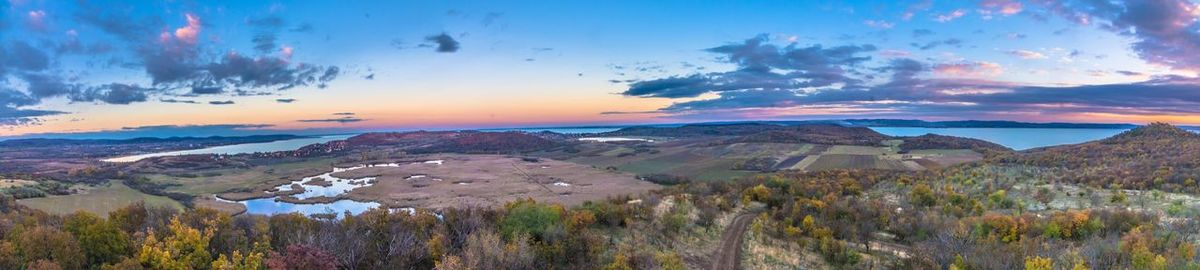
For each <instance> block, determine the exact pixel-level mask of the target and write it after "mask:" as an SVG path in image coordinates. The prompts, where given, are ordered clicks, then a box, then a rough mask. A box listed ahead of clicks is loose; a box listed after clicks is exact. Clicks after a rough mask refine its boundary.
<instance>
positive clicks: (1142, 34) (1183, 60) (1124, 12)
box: [1038, 0, 1200, 71]
mask: <svg viewBox="0 0 1200 270" xmlns="http://www.w3.org/2000/svg"><path fill="white" fill-rule="evenodd" d="M1038 3H1039V4H1041V5H1043V6H1044V7H1046V9H1048V10H1050V12H1051V13H1053V14H1056V15H1058V16H1061V17H1062V18H1064V19H1067V20H1069V21H1073V22H1076V23H1079V24H1083V25H1097V26H1098V27H1099V28H1101V29H1105V30H1108V31H1112V32H1115V33H1118V34H1120V35H1124V36H1128V37H1132V38H1133V39H1134V40H1135V41H1134V42H1133V44H1132V46H1131V47H1132V49H1133V50H1134V52H1135V53H1136V54H1137V55H1138V57H1140V58H1142V59H1143V60H1146V61H1147V62H1150V63H1153V64H1160V65H1165V66H1169V67H1173V68H1176V69H1181V70H1190V71H1200V21H1198V20H1197V18H1200V7H1198V6H1197V5H1196V4H1194V3H1193V2H1191V1H1188V0H1137V1H1082V0H1076V1H1071V0H1062V1H1040V2H1038Z"/></svg>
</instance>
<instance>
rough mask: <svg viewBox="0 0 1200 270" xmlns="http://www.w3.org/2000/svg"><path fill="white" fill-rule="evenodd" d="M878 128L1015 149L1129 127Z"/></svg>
mask: <svg viewBox="0 0 1200 270" xmlns="http://www.w3.org/2000/svg"><path fill="white" fill-rule="evenodd" d="M871 129H873V130H875V131H876V132H879V133H883V134H887V135H891V136H921V135H925V134H930V133H932V134H937V135H946V136H956V137H965V138H973V139H980V140H985V141H989V142H993V143H997V144H1000V145H1003V146H1007V147H1008V148H1012V149H1014V150H1025V149H1030V148H1037V147H1043V146H1054V145H1062V144H1076V143H1083V142H1087V141H1094V140H1099V139H1104V138H1108V137H1111V136H1113V135H1117V134H1119V133H1121V132H1123V131H1126V130H1128V129H1085V128H921V127H872V128H871Z"/></svg>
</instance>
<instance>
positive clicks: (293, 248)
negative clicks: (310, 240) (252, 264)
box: [267, 244, 337, 270]
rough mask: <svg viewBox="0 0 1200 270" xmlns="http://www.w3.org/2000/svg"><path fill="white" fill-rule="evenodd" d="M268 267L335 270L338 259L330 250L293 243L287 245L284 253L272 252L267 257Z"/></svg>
mask: <svg viewBox="0 0 1200 270" xmlns="http://www.w3.org/2000/svg"><path fill="white" fill-rule="evenodd" d="M267 268H270V269H271V270H333V269H337V259H336V258H334V257H333V255H330V254H329V252H326V251H324V250H321V249H319V248H316V247H313V246H308V245H303V244H293V245H289V246H287V249H286V252H285V253H283V254H280V253H272V254H271V258H270V259H267Z"/></svg>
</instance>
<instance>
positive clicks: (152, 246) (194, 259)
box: [137, 218, 212, 270]
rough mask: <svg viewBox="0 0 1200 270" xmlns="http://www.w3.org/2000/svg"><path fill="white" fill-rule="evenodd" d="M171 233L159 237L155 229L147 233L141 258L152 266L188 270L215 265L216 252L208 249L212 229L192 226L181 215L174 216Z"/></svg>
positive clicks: (140, 253)
mask: <svg viewBox="0 0 1200 270" xmlns="http://www.w3.org/2000/svg"><path fill="white" fill-rule="evenodd" d="M168 229H170V232H171V233H170V235H169V236H167V237H164V238H162V239H159V237H158V236H156V235H155V234H154V233H153V232H151V233H150V234H149V235H148V236H146V241H145V242H143V244H142V248H141V250H139V251H138V254H137V258H138V262H141V263H142V265H143V266H146V268H150V269H164V270H176V269H178V270H188V269H208V268H209V267H211V266H212V264H211V262H212V255H210V254H209V253H208V243H209V241H210V240H212V232H211V231H207V230H206V231H203V232H202V231H200V230H198V229H195V228H191V227H188V226H187V225H184V224H183V223H182V222H179V219H178V218H174V219H171V224H170V225H169V226H168Z"/></svg>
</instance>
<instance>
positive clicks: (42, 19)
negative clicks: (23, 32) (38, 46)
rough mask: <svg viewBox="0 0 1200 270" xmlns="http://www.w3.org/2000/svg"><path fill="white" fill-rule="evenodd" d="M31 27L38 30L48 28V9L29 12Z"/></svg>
mask: <svg viewBox="0 0 1200 270" xmlns="http://www.w3.org/2000/svg"><path fill="white" fill-rule="evenodd" d="M28 22H29V27H30V28H32V29H33V30H37V31H45V30H46V11H43V10H34V11H30V12H29V19H28Z"/></svg>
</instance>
